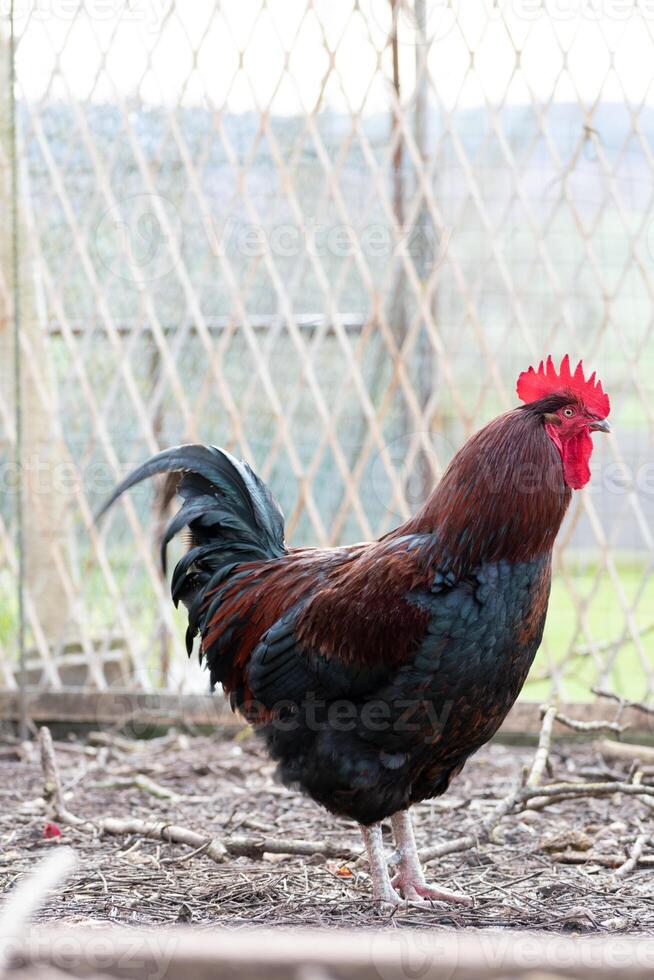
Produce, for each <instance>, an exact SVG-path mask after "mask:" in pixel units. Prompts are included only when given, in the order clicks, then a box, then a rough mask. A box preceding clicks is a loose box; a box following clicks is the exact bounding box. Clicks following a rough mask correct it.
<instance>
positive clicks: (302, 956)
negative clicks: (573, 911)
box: [16, 925, 654, 980]
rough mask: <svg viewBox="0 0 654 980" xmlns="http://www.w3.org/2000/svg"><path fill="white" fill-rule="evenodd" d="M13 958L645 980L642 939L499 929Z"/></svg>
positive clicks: (373, 978)
mask: <svg viewBox="0 0 654 980" xmlns="http://www.w3.org/2000/svg"><path fill="white" fill-rule="evenodd" d="M16 956H17V958H19V957H20V958H21V959H23V961H24V962H26V963H27V964H28V965H32V966H35V965H37V964H40V965H43V966H53V967H56V968H57V969H59V970H62V971H64V972H65V973H66V974H69V975H71V976H74V977H82V976H84V977H88V976H89V975H91V976H92V975H94V974H95V973H101V974H102V976H103V977H114V978H133V977H135V976H139V977H165V978H166V980H222V978H225V980H227V978H229V980H282V978H284V980H286V978H288V977H299V976H307V977H308V976H312V977H314V976H315V977H330V978H333V980H337V978H343V980H345V978H348V980H380V977H381V978H391V977H393V978H395V977H397V978H407V977H411V976H418V975H419V976H420V977H422V978H425V980H445V978H448V980H449V978H452V980H492V978H500V977H502V978H505V977H507V976H510V977H512V978H516V980H519V978H527V977H529V978H534V977H536V976H538V977H543V976H547V977H553V976H556V977H560V978H563V977H575V978H578V980H615V977H616V976H620V978H621V980H650V978H651V977H652V975H653V973H654V943H652V940H651V939H650V938H647V937H641V938H639V937H627V936H610V937H569V936H561V935H544V934H536V933H528V932H510V933H509V932H506V931H504V932H500V931H499V930H482V929H479V930H478V929H466V930H458V931H457V930H443V929H439V930H437V931H436V930H432V931H430V932H427V931H416V930H411V929H391V930H384V931H380V930H369V931H353V930H340V929H339V930H322V931H318V930H294V931H285V930H256V931H255V930H245V931H228V930H224V929H216V930H212V931H211V932H208V931H206V930H202V931H199V930H194V929H192V928H187V929H181V928H170V927H167V928H166V929H161V930H154V929H150V930H140V929H139V930H137V929H122V928H121V929H119V928H115V927H114V928H97V929H88V928H87V929H84V928H80V927H75V926H65V925H58V926H57V927H56V928H34V929H32V930H31V931H30V934H29V937H28V938H27V940H26V941H25V942H24V943H17V944H16Z"/></svg>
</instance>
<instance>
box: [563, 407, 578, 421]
mask: <svg viewBox="0 0 654 980" xmlns="http://www.w3.org/2000/svg"><path fill="white" fill-rule="evenodd" d="M574 413H575V410H574V408H564V409H563V414H564V415H565V417H566V418H567V419H571V418H572V416H573V415H574Z"/></svg>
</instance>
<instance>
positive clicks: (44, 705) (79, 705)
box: [0, 688, 654, 741]
mask: <svg viewBox="0 0 654 980" xmlns="http://www.w3.org/2000/svg"><path fill="white" fill-rule="evenodd" d="M27 704H28V712H29V717H30V719H31V720H32V721H33V722H34V723H36V724H57V723H60V724H61V723H66V722H70V723H71V724H84V725H98V726H102V725H115V726H120V725H125V726H126V727H127V728H128V729H131V730H132V732H133V734H135V735H137V736H138V737H142V738H147V737H148V734H149V733H150V732H153V731H154V730H156V729H159V728H162V727H167V726H170V725H181V726H185V727H187V728H191V729H192V728H211V727H220V728H225V727H228V728H240V727H242V726H243V724H244V722H242V721H241V719H240V718H238V717H237V716H236V715H234V714H233V713H232V711H231V709H230V707H229V704H228V703H227V700H226V699H225V698H224V697H223V695H222V694H215V695H209V694H170V693H168V692H161V693H157V692H150V693H145V692H142V691H134V690H129V689H116V690H109V691H88V690H80V689H77V688H68V689H64V690H61V691H43V690H40V689H38V688H28V691H27ZM560 708H561V711H562V712H564V713H565V714H566V715H571V716H572V717H573V718H576V719H578V720H579V721H601V720H606V719H607V718H608V719H611V718H613V715H614V713H615V709H614V707H613V706H612V705H610V704H608V703H607V702H604V701H592V702H588V703H586V702H583V703H577V704H562V705H560ZM17 719H18V694H17V692H16V691H13V690H12V691H0V720H5V721H16V720H17ZM622 721H623V722H624V723H628V724H629V725H630V726H631V727H630V729H629V731H628V732H627V733H626V736H625V740H627V741H628V740H629V739H631V738H636V737H638V738H640V739H643V738H644V739H645V740H646V741H648V740H649V741H651V740H652V738H654V728H653V727H652V725H651V722H652V719H651V718H648V716H647V715H645V714H643V713H642V712H641V711H637V710H636V709H633V708H627V709H625V711H624V713H623V716H622ZM540 725H541V719H540V704H539V702H536V701H518V702H517V703H516V704H515V705H514V706H513V708H512V709H511V711H510V712H509V714H508V716H507V718H506V720H505V722H504V724H503V725H502V728H501V729H500V735H502V736H506V737H509V738H520V737H531V736H535V735H537V734H538V732H539V731H540ZM557 728H558V731H559V732H560V733H561V734H566V733H567V734H568V735H570V732H569V730H568V729H565V728H563V727H559V726H557ZM575 737H579V736H575ZM588 737H589V738H592V737H596V736H595V735H593V734H592V733H591V734H589V736H588Z"/></svg>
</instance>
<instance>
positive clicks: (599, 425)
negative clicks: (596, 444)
mask: <svg viewBox="0 0 654 980" xmlns="http://www.w3.org/2000/svg"><path fill="white" fill-rule="evenodd" d="M588 428H589V429H590V431H591V432H610V431H611V426H610V425H609V423H608V422H607V421H606V419H596V420H595V421H593V422H591V423H590V425H589V426H588Z"/></svg>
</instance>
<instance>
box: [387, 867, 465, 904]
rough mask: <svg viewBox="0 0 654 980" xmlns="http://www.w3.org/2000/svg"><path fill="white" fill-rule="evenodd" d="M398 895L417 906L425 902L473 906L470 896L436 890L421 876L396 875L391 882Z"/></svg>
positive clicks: (440, 889)
mask: <svg viewBox="0 0 654 980" xmlns="http://www.w3.org/2000/svg"><path fill="white" fill-rule="evenodd" d="M391 884H392V886H393V890H394V891H395V893H396V894H398V893H399V894H400V895H401V896H402V898H403V899H404V900H405V901H407V902H411V903H415V904H417V905H423V904H424V903H425V902H447V903H448V904H452V905H472V899H471V898H470V896H469V895H463V894H462V893H461V892H451V891H448V890H447V889H446V888H435V887H433V886H431V885H428V884H427V883H426V881H425V880H424V878H422V877H421V876H413V877H412V876H410V875H403V874H402V873H401V872H400V873H399V874H396V875H395V877H394V878H393V880H392V882H391Z"/></svg>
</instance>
